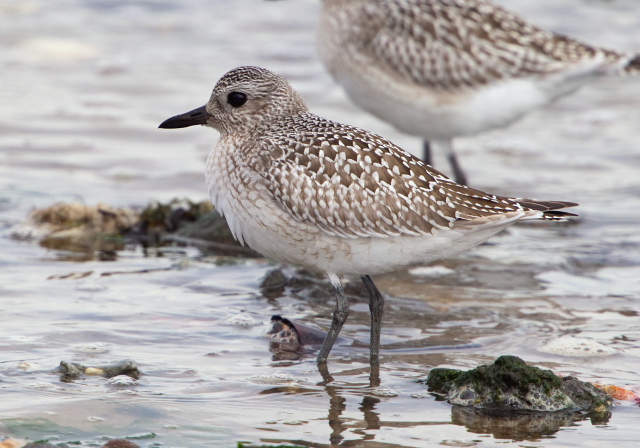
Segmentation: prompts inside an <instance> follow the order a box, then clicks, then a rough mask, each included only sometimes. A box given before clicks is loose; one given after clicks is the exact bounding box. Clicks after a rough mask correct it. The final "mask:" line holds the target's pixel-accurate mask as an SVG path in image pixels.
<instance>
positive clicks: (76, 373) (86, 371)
mask: <svg viewBox="0 0 640 448" xmlns="http://www.w3.org/2000/svg"><path fill="white" fill-rule="evenodd" d="M54 373H58V374H60V381H63V382H70V381H73V380H74V379H76V378H78V377H80V376H82V375H89V376H92V375H93V376H102V377H105V378H112V377H115V376H118V375H127V376H130V377H131V378H135V379H138V378H140V370H138V365H137V364H136V362H135V361H134V360H132V359H125V360H122V361H118V362H115V363H113V364H108V365H104V366H84V365H82V364H80V363H77V362H68V361H60V365H59V366H58V367H57V368H56V369H54Z"/></svg>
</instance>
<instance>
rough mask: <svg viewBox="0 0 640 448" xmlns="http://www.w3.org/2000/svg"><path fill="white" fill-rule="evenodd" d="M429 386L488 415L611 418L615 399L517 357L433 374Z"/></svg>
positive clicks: (572, 378) (587, 385)
mask: <svg viewBox="0 0 640 448" xmlns="http://www.w3.org/2000/svg"><path fill="white" fill-rule="evenodd" d="M420 381H423V382H425V383H426V384H427V386H429V388H430V390H432V391H434V392H436V393H438V394H441V395H443V396H444V398H445V399H446V400H447V401H448V402H449V403H450V404H453V405H460V406H470V407H473V408H474V409H476V410H479V411H482V412H484V413H487V414H492V415H500V414H511V413H514V412H515V413H518V412H525V413H526V412H556V411H564V412H576V411H586V412H595V413H606V412H607V410H608V409H609V407H610V406H611V403H612V401H613V400H612V398H611V397H610V396H609V395H608V394H607V393H606V392H604V391H602V390H600V389H598V388H596V387H595V386H593V385H592V384H590V383H585V382H583V381H580V380H578V379H576V378H574V377H571V376H568V377H564V378H560V377H558V376H556V375H555V374H554V373H553V372H551V371H550V370H542V369H539V368H537V367H531V366H528V365H527V364H526V363H525V362H524V361H523V360H522V359H520V358H518V357H516V356H501V357H499V358H498V359H496V361H495V362H494V363H493V364H491V365H483V366H479V367H477V368H475V369H473V370H469V371H466V372H464V371H462V370H455V369H433V370H432V371H431V372H430V373H429V376H428V377H427V378H426V380H420Z"/></svg>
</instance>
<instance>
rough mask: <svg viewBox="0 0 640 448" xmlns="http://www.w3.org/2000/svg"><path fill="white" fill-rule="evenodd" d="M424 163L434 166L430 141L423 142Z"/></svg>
mask: <svg viewBox="0 0 640 448" xmlns="http://www.w3.org/2000/svg"><path fill="white" fill-rule="evenodd" d="M422 161H423V162H424V163H426V164H427V165H431V166H433V161H432V160H431V143H429V140H424V141H423V142H422Z"/></svg>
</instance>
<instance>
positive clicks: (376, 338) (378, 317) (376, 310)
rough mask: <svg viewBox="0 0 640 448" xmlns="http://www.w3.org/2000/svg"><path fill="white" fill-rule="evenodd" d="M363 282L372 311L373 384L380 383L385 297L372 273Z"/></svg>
mask: <svg viewBox="0 0 640 448" xmlns="http://www.w3.org/2000/svg"><path fill="white" fill-rule="evenodd" d="M361 278H362V283H364V286H365V288H367V293H368V294H369V311H371V342H370V350H371V358H370V362H371V377H370V378H371V385H372V386H379V385H380V330H381V327H382V313H383V311H384V297H382V294H380V291H379V290H378V288H377V287H376V285H375V284H374V283H373V279H372V278H371V276H370V275H363V276H362V277H361Z"/></svg>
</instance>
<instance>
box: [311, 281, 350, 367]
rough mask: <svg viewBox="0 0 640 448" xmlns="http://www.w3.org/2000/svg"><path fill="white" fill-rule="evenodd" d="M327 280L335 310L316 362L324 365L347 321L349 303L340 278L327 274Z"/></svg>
mask: <svg viewBox="0 0 640 448" xmlns="http://www.w3.org/2000/svg"><path fill="white" fill-rule="evenodd" d="M329 280H331V284H332V285H333V288H334V290H335V293H336V308H335V310H334V311H333V320H332V321H331V328H330V329H329V332H328V333H327V337H326V338H325V340H324V342H323V343H322V348H321V349H320V353H319V354H318V359H317V360H316V362H317V363H318V364H324V363H326V362H327V358H328V357H329V352H330V351H331V347H333V344H334V343H335V342H336V339H337V338H338V334H340V330H341V329H342V326H343V325H344V322H345V321H346V320H347V316H349V301H348V300H347V298H346V297H345V295H344V289H343V288H342V282H341V281H340V278H339V277H338V276H337V275H335V274H329Z"/></svg>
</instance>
